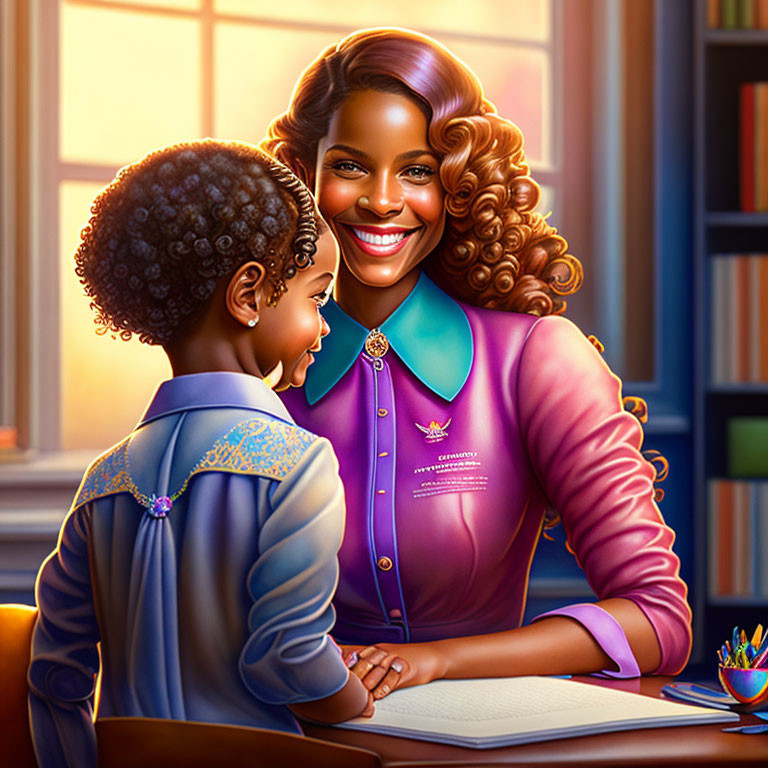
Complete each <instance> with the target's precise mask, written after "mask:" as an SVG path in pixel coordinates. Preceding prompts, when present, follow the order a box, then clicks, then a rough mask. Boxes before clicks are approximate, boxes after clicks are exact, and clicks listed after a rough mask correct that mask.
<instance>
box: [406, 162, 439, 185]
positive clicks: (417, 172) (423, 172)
mask: <svg viewBox="0 0 768 768" xmlns="http://www.w3.org/2000/svg"><path fill="white" fill-rule="evenodd" d="M403 173H404V174H405V175H406V176H408V178H410V179H412V180H413V181H426V180H427V179H429V178H430V177H432V176H434V175H435V171H433V170H432V169H431V168H430V167H429V166H428V165H412V166H410V167H409V168H406V169H405V170H404V171H403Z"/></svg>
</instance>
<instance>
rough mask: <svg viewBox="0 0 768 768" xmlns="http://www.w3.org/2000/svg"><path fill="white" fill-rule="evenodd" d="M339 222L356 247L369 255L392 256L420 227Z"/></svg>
mask: <svg viewBox="0 0 768 768" xmlns="http://www.w3.org/2000/svg"><path fill="white" fill-rule="evenodd" d="M340 223H341V226H342V227H343V228H344V229H345V230H346V231H347V232H350V233H351V234H352V237H353V238H354V240H355V244H356V245H357V247H358V248H360V250H362V251H364V252H365V253H367V254H369V255H371V256H394V254H396V253H397V252H398V251H400V249H401V248H403V246H404V245H406V243H407V242H408V240H409V238H410V237H411V236H412V235H413V234H414V233H415V232H417V231H418V230H419V229H420V227H413V228H408V227H397V226H392V225H390V226H383V227H377V226H365V225H362V224H357V225H355V224H345V223H343V222H340Z"/></svg>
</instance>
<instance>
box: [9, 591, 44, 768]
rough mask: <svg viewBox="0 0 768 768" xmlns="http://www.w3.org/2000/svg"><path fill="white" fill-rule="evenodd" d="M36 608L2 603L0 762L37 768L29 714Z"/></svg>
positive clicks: (19, 766) (14, 766) (22, 767)
mask: <svg viewBox="0 0 768 768" xmlns="http://www.w3.org/2000/svg"><path fill="white" fill-rule="evenodd" d="M36 616H37V609H36V608H34V607H33V606H31V605H16V604H13V603H3V604H0V765H2V766H3V768H36V767H37V761H36V760H35V752H34V749H33V748H32V738H31V737H30V735H29V717H28V715H27V693H28V691H29V688H28V687H27V667H29V649H30V644H31V642H32V628H33V627H34V625H35V617H36Z"/></svg>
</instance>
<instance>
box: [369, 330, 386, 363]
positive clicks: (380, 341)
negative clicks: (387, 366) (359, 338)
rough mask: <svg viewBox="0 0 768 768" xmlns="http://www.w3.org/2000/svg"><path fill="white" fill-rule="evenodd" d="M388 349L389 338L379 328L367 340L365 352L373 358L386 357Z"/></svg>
mask: <svg viewBox="0 0 768 768" xmlns="http://www.w3.org/2000/svg"><path fill="white" fill-rule="evenodd" d="M388 349H389V342H388V341H387V337H386V336H385V335H384V334H383V333H382V332H381V331H380V330H379V329H378V328H374V329H373V330H372V331H371V332H370V333H369V334H368V336H367V337H366V339H365V351H366V352H367V353H368V354H369V355H370V356H371V357H384V355H386V354H387V350H388Z"/></svg>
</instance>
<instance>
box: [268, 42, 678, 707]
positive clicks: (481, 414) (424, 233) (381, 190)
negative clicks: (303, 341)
mask: <svg viewBox="0 0 768 768" xmlns="http://www.w3.org/2000/svg"><path fill="white" fill-rule="evenodd" d="M263 146H264V147H265V148H267V149H268V150H269V151H271V152H273V153H274V154H275V155H276V156H277V157H278V158H280V159H281V160H282V161H283V162H285V163H286V164H287V165H289V166H291V167H292V168H293V169H294V170H295V171H296V172H297V173H299V174H301V175H302V177H303V178H304V179H305V180H306V181H307V182H308V183H310V184H314V187H315V192H316V195H317V201H318V206H319V208H320V211H321V213H322V214H323V216H324V217H325V219H326V221H328V223H329V224H330V226H331V228H332V229H333V231H334V233H335V234H336V236H337V237H338V240H339V243H340V246H341V256H342V262H341V266H340V269H339V278H338V281H337V286H336V290H335V294H334V299H335V300H334V301H332V302H329V304H328V306H327V307H326V308H325V310H324V313H325V316H326V317H327V318H328V320H329V322H330V324H331V326H332V327H333V329H334V332H333V333H332V334H331V335H330V336H329V337H328V340H327V343H326V344H325V347H324V350H323V352H322V354H320V355H318V357H317V362H316V363H315V365H314V366H313V367H312V368H311V369H310V371H309V372H308V374H307V382H306V384H305V387H304V391H303V392H301V391H297V390H295V391H293V392H286V393H285V395H284V402H285V403H286V404H287V405H288V407H289V410H290V411H291V413H292V414H293V415H294V417H295V418H296V420H297V422H298V423H300V424H304V425H306V426H308V427H309V428H311V429H312V430H313V431H315V432H317V433H318V434H322V435H324V436H326V437H328V438H329V439H330V440H331V442H332V444H333V445H334V448H335V450H336V452H337V454H338V455H339V461H340V470H341V476H342V479H343V481H344V485H345V490H346V497H347V523H346V531H345V538H344V542H343V545H342V549H341V551H340V565H341V574H340V580H339V586H338V590H337V593H336V598H335V606H336V610H337V616H338V618H337V622H336V625H335V628H334V634H335V636H336V637H337V639H339V640H341V641H343V642H344V643H347V644H349V645H350V646H356V649H355V650H354V653H352V652H351V654H350V657H349V663H350V665H351V666H352V667H353V669H354V671H355V673H356V674H358V675H359V676H360V677H361V678H362V679H363V680H364V682H365V683H366V685H367V686H368V687H369V688H370V689H371V690H373V691H374V695H375V696H377V697H380V696H384V695H386V694H387V693H389V692H390V691H391V690H393V689H394V688H396V687H398V686H403V685H414V684H418V683H424V682H427V681H429V680H432V679H435V678H439V677H492V676H508V675H519V674H563V673H584V672H597V671H601V670H602V671H603V672H604V673H605V674H608V675H615V676H619V677H629V676H635V675H638V674H641V673H653V672H656V673H658V674H664V673H671V672H675V671H677V670H679V669H680V668H681V667H682V666H683V664H684V663H685V661H686V659H687V656H688V653H689V650H690V640H691V629H690V619H691V616H690V610H689V608H688V605H687V602H686V587H685V585H684V584H683V582H682V581H681V580H680V578H679V561H678V559H677V557H676V556H675V555H674V554H673V552H672V542H673V539H674V534H673V533H672V531H671V530H670V529H669V528H668V527H667V526H666V525H665V524H664V521H663V520H662V518H661V515H660V513H659V510H658V508H657V507H656V504H655V502H654V489H653V479H654V469H653V468H652V467H651V466H650V465H649V464H648V463H647V462H646V461H645V459H644V458H643V457H642V455H641V454H640V451H639V448H640V445H641V443H642V431H641V429H640V426H639V424H638V422H637V420H636V419H635V418H634V417H633V416H631V415H630V414H628V413H626V412H625V411H624V410H623V408H622V402H621V382H620V381H619V379H618V378H617V377H616V376H614V375H613V374H612V373H611V371H610V370H609V368H608V367H607V366H606V364H605V363H604V362H603V360H602V359H601V358H600V356H599V354H598V353H597V352H596V351H595V349H594V348H593V347H592V345H591V344H590V343H589V341H588V340H587V339H586V337H585V336H584V334H582V333H581V332H580V331H579V330H578V329H577V328H576V327H575V326H574V325H573V324H572V323H570V322H569V321H567V320H565V319H563V318H561V317H557V315H558V314H559V313H560V312H562V310H563V309H564V307H565V302H564V300H563V297H564V296H566V295H570V294H571V293H573V292H574V291H576V290H577V289H578V287H579V286H580V283H581V274H582V272H581V265H580V264H579V262H578V261H576V259H574V258H573V257H572V256H570V255H568V254H567V252H566V249H567V246H566V243H565V241H564V240H563V238H562V237H560V236H559V235H558V233H557V232H556V231H555V230H554V228H553V227H551V226H550V225H549V224H548V222H547V221H546V220H545V219H544V217H542V216H541V215H540V214H538V213H536V212H535V211H534V208H535V205H536V202H537V200H538V197H539V189H538V185H537V184H536V182H535V181H534V180H533V179H532V178H531V175H530V171H529V166H528V162H527V159H526V156H525V153H524V151H523V137H522V134H521V132H520V130H519V128H518V127H517V126H515V125H514V124H513V123H511V122H510V121H509V120H506V119H505V118H503V117H501V116H499V115H498V114H497V111H496V108H495V106H494V105H493V104H492V103H491V102H490V101H488V100H487V99H486V98H485V97H484V94H483V91H482V88H481V86H480V83H479V82H478V80H477V78H476V77H475V75H474V73H473V72H471V70H469V69H468V67H467V66H466V65H465V64H464V63H463V62H461V61H460V60H458V59H457V58H456V57H455V56H453V54H451V52H450V51H448V50H447V49H446V48H444V47H443V46H442V45H440V44H439V43H437V42H435V41H434V40H431V39H430V38H427V37H425V36H423V35H419V34H417V33H413V32H408V31H406V30H400V29H391V28H382V29H371V30H362V31H360V32H357V33H354V34H352V35H350V36H348V37H347V38H345V39H344V40H342V41H341V42H339V43H338V44H337V45H335V46H331V47H330V48H328V49H326V50H325V51H324V52H323V53H321V54H320V56H319V57H318V59H317V60H316V61H315V62H313V63H312V64H311V65H310V66H309V67H308V68H307V69H306V70H305V71H304V73H303V75H302V77H301V78H300V80H299V82H298V84H297V85H296V88H295V89H294V91H293V96H292V99H291V104H290V105H289V108H288V110H287V111H286V112H285V113H284V114H283V115H280V116H279V117H277V118H276V119H275V120H274V121H273V123H272V124H271V125H270V129H269V136H268V137H267V139H265V140H264V142H263ZM425 272H427V273H429V275H430V276H431V277H433V278H434V279H435V280H436V281H437V282H438V283H439V286H440V287H438V285H435V283H434V282H432V281H431V280H430V279H429V278H428V277H427V276H426V275H425ZM441 288H442V289H443V290H441ZM342 414H343V418H341V415H342ZM350 425H352V428H350ZM552 508H554V509H555V510H556V512H557V514H558V515H559V517H560V519H561V520H562V523H563V526H564V528H565V533H566V536H567V539H568V543H569V545H570V548H571V549H572V551H573V552H574V553H575V555H576V558H577V560H578V562H579V564H580V565H581V566H582V567H583V569H584V571H585V573H586V575H587V578H588V580H589V583H590V585H591V586H592V588H593V589H594V591H595V594H596V596H597V598H598V600H597V602H596V603H590V604H579V605H575V606H567V607H565V608H562V609H559V610H558V611H555V612H553V613H549V614H544V615H541V616H539V617H537V620H536V621H535V623H533V624H530V625H528V626H520V625H521V623H522V617H523V611H524V607H525V603H526V597H527V595H526V591H527V586H528V578H529V572H530V567H531V560H532V557H533V553H534V550H535V548H536V544H537V542H538V539H539V537H540V534H541V531H542V528H543V527H544V526H545V525H548V524H551V523H553V522H554V521H553V520H552V518H551V517H550V514H549V512H548V510H550V509H552ZM538 619H540V621H539V620H538ZM361 646H367V647H363V648H361ZM542 648H545V649H546V652H545V653H542ZM350 651H352V649H350ZM401 658H402V661H401V660H400V659H401Z"/></svg>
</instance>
